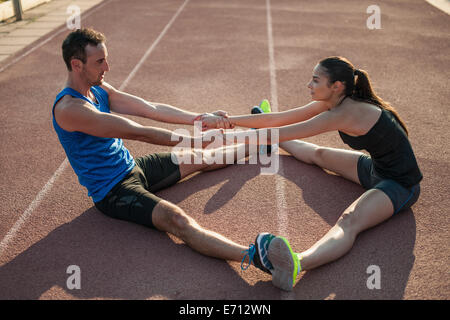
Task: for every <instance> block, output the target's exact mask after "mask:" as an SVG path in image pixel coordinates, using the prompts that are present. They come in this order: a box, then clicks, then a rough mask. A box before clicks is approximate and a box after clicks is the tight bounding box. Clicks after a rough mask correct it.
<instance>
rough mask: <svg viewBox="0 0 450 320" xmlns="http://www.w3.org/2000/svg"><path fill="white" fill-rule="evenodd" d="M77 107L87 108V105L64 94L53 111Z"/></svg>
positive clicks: (85, 102)
mask: <svg viewBox="0 0 450 320" xmlns="http://www.w3.org/2000/svg"><path fill="white" fill-rule="evenodd" d="M79 107H89V103H88V102H87V101H85V100H83V99H80V98H77V97H73V96H71V95H69V94H66V95H65V96H64V97H62V98H61V99H60V100H59V101H58V102H57V103H56V105H55V110H58V111H63V110H70V109H73V108H79Z"/></svg>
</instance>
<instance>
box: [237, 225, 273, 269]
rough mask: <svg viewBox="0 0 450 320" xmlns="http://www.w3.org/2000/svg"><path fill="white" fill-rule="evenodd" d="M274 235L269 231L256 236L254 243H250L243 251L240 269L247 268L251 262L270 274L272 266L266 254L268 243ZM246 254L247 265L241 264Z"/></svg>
mask: <svg viewBox="0 0 450 320" xmlns="http://www.w3.org/2000/svg"><path fill="white" fill-rule="evenodd" d="M274 238H275V236H274V235H273V234H270V233H267V232H265V233H260V234H258V235H257V236H256V239H255V243H256V244H253V243H252V244H250V247H249V248H248V249H247V250H245V251H243V252H245V256H244V258H243V259H242V262H241V269H242V270H247V268H248V267H249V266H250V264H251V263H252V262H253V264H254V265H255V267H257V268H258V269H261V270H262V271H264V272H267V273H268V274H271V271H272V270H273V266H272V264H271V263H270V261H269V257H268V254H267V251H268V248H269V244H270V242H271V241H272V239H274ZM247 256H248V264H247V266H245V267H244V266H243V264H244V262H245V259H246V258H247Z"/></svg>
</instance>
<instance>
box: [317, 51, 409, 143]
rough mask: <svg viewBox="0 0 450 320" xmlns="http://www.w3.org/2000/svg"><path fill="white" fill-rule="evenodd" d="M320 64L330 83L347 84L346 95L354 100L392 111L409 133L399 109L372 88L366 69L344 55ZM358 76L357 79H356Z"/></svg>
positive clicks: (326, 59) (330, 58) (324, 60)
mask: <svg viewBox="0 0 450 320" xmlns="http://www.w3.org/2000/svg"><path fill="white" fill-rule="evenodd" d="M319 65H320V66H321V67H322V68H323V69H324V72H325V73H326V74H327V75H328V78H329V81H330V85H331V84H333V83H334V82H336V81H341V82H342V83H344V84H345V95H346V96H348V97H351V98H352V99H354V100H358V101H364V102H367V103H371V104H374V105H376V106H379V107H380V108H382V109H385V110H388V111H390V112H391V113H392V114H393V115H394V117H395V118H396V119H397V121H398V123H399V124H400V125H401V126H402V128H403V129H404V130H405V133H406V135H408V129H407V128H406V124H405V123H404V122H403V120H402V119H401V118H400V116H399V114H398V113H397V111H396V110H395V109H394V107H392V106H391V105H390V104H389V103H388V102H386V101H384V100H383V99H381V98H380V97H379V96H378V95H377V94H376V93H375V91H374V90H373V89H372V85H371V83H370V79H369V75H368V74H367V72H366V71H365V70H359V69H356V68H355V67H354V66H353V65H352V64H351V63H350V61H348V60H347V59H346V58H344V57H328V58H325V59H323V60H321V61H320V62H319ZM355 76H356V79H355Z"/></svg>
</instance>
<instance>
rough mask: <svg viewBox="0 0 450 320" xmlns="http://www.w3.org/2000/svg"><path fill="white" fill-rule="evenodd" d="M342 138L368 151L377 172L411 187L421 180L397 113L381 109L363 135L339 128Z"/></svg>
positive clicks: (349, 143)
mask: <svg viewBox="0 0 450 320" xmlns="http://www.w3.org/2000/svg"><path fill="white" fill-rule="evenodd" d="M339 135H340V136H341V139H342V141H343V142H344V143H345V144H348V145H349V146H350V147H351V148H353V149H356V150H362V149H364V150H367V151H368V152H369V154H370V157H371V158H372V161H373V169H374V170H375V172H376V173H377V174H378V175H380V176H382V177H385V178H386V179H392V180H395V181H397V182H398V183H400V184H401V185H403V186H404V187H406V188H409V187H411V186H413V185H415V184H417V183H419V182H420V181H421V180H422V177H423V176H422V173H421V172H420V169H419V166H418V165H417V161H416V157H415V156H414V152H413V150H412V147H411V144H410V142H409V140H408V136H407V135H406V133H405V131H404V130H403V128H402V126H401V125H400V124H399V123H398V121H397V119H396V118H395V116H394V115H393V114H392V113H391V112H390V111H388V110H385V109H382V112H381V115H380V118H379V119H378V121H377V122H376V123H375V124H374V126H373V127H372V128H371V129H370V130H369V132H367V133H366V134H365V135H363V136H357V137H354V136H350V135H348V134H345V133H343V132H341V131H339Z"/></svg>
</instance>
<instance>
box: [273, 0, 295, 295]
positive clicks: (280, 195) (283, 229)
mask: <svg viewBox="0 0 450 320" xmlns="http://www.w3.org/2000/svg"><path fill="white" fill-rule="evenodd" d="M266 10H267V38H268V47H269V70H270V94H271V102H272V103H271V104H272V109H273V111H275V112H277V111H278V92H277V76H276V67H275V54H274V44H273V31H272V14H271V9H270V0H266ZM283 176H284V169H283V163H282V162H281V161H279V168H278V174H276V175H275V195H276V198H277V200H276V201H277V220H278V235H280V236H283V237H285V238H289V234H288V228H287V227H288V225H289V222H288V214H287V212H286V209H285V208H287V202H286V198H285V196H284V195H285V184H284V179H283ZM280 298H281V299H282V300H294V299H295V295H294V293H293V292H285V291H282V292H280Z"/></svg>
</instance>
